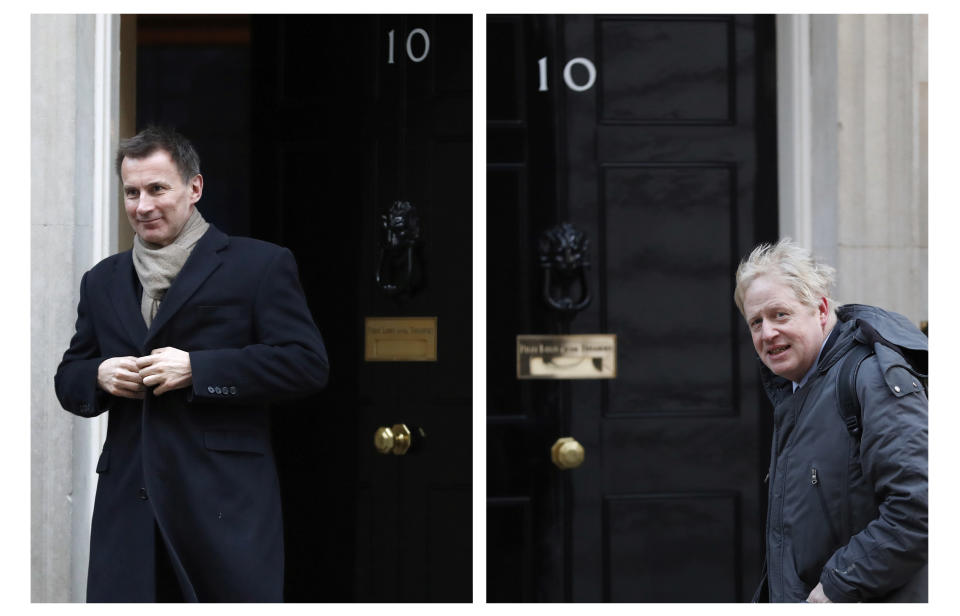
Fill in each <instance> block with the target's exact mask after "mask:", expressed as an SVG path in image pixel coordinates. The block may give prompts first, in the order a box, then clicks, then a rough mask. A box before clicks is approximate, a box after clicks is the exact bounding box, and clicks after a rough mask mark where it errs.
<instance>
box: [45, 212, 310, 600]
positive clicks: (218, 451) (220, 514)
mask: <svg viewBox="0 0 960 616" xmlns="http://www.w3.org/2000/svg"><path fill="white" fill-rule="evenodd" d="M77 312H78V316H77V326H76V333H75V334H74V336H73V339H72V340H71V341H70V348H69V349H68V350H67V352H66V353H65V354H64V356H63V360H62V362H61V363H60V366H59V368H58V370H57V374H56V378H55V384H56V391H57V396H58V398H59V399H60V403H61V404H62V405H63V407H64V408H65V409H66V410H68V411H70V412H71V413H74V414H76V415H80V416H83V417H94V416H96V415H99V414H101V413H104V412H106V411H110V414H109V420H108V426H109V427H108V430H107V437H106V442H105V444H104V446H103V451H102V453H101V455H100V459H99V462H98V464H97V473H98V474H99V479H98V485H97V495H96V501H95V505H94V511H93V524H92V528H91V538H90V564H89V572H88V580H87V600H88V601H153V600H155V599H156V587H155V585H156V572H155V550H156V544H155V527H156V528H157V529H159V537H160V538H161V540H162V541H163V544H164V545H165V546H166V550H167V552H168V554H169V559H170V561H171V564H172V565H173V570H174V572H175V574H176V577H177V580H178V581H179V583H180V587H181V590H182V593H183V596H184V598H185V599H186V600H187V601H230V602H238V601H282V599H283V525H282V518H281V509H280V489H279V484H278V480H277V473H276V465H275V460H274V455H273V450H272V446H271V440H270V424H269V415H268V412H267V407H266V404H267V403H269V402H274V401H279V400H282V399H287V398H293V397H298V396H303V395H307V394H310V393H312V392H315V391H317V390H319V389H321V388H322V387H323V386H324V385H325V383H326V380H327V373H328V364H327V355H326V350H325V349H324V345H323V341H322V339H321V337H320V333H319V331H318V330H317V327H316V325H315V324H314V322H313V319H312V317H311V314H310V311H309V308H308V307H307V303H306V300H305V299H304V295H303V291H302V289H301V287H300V282H299V279H298V276H297V266H296V263H295V261H294V258H293V255H292V254H291V253H290V251H289V250H287V249H285V248H281V247H279V246H275V245H273V244H269V243H266V242H261V241H257V240H252V239H249V238H238V237H228V236H227V235H225V234H224V233H222V232H221V231H219V230H218V229H216V228H215V227H213V226H211V227H210V228H209V230H208V231H207V232H206V233H205V234H204V236H203V237H202V238H201V239H200V241H199V242H198V243H197V245H196V247H195V248H194V250H193V252H192V253H191V255H190V257H189V259H187V261H186V263H185V264H184V266H183V269H182V270H181V271H180V273H179V274H178V275H177V277H176V278H175V279H174V281H173V284H172V285H171V286H170V289H169V290H168V291H167V294H166V296H165V298H164V300H163V301H162V303H161V304H160V308H159V311H158V312H157V315H156V317H155V319H154V320H153V323H152V325H151V327H150V329H149V330H148V329H147V327H146V325H145V324H144V320H143V317H142V316H141V313H140V291H139V285H138V281H137V277H136V273H135V272H134V267H133V261H132V258H131V253H130V251H127V252H123V253H120V254H117V255H113V256H111V257H108V258H106V259H104V260H103V261H101V262H100V263H98V264H97V265H96V266H94V267H93V268H92V269H91V270H90V271H88V272H87V273H86V274H84V276H83V280H82V282H81V284H80V303H79V307H78V311H77ZM161 347H175V348H178V349H181V350H183V351H188V352H189V353H190V364H191V368H192V372H193V384H192V386H190V387H187V388H184V389H177V390H173V391H169V392H166V393H164V394H162V395H159V396H155V395H153V393H152V392H148V393H147V395H146V398H145V399H144V400H132V399H126V398H120V397H114V396H111V395H109V394H107V393H106V392H104V391H103V390H100V389H99V388H98V387H97V368H98V367H99V365H100V363H101V362H103V361H104V360H105V359H108V358H110V357H122V356H135V357H141V356H144V355H147V354H149V353H150V352H151V351H153V350H154V349H157V348H161Z"/></svg>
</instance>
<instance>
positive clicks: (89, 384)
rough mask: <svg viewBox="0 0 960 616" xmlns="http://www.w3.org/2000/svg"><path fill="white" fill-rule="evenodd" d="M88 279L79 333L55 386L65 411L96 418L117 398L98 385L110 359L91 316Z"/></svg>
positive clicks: (83, 289)
mask: <svg viewBox="0 0 960 616" xmlns="http://www.w3.org/2000/svg"><path fill="white" fill-rule="evenodd" d="M87 275H88V274H84V275H83V278H82V279H81V281H80V303H79V305H78V306H77V325H76V331H75V333H74V334H73V338H72V339H71V340H70V347H69V348H68V349H67V351H66V353H64V354H63V359H61V360H60V365H59V366H58V367H57V373H56V375H55V376H54V378H53V383H54V388H55V389H56V392H57V398H58V399H59V400H60V404H61V405H62V406H63V408H64V409H66V410H68V411H70V412H71V413H73V414H75V415H80V416H81V417H95V416H97V415H100V414H101V413H104V412H106V411H109V410H110V408H109V407H110V406H111V403H112V402H113V401H114V400H115V397H114V396H111V395H110V394H108V393H107V392H105V391H103V390H102V389H100V388H99V387H98V385H97V369H98V368H99V367H100V364H101V363H103V360H105V359H107V358H106V357H103V356H101V353H100V345H99V343H98V341H97V333H96V331H95V330H94V324H93V319H92V318H91V316H90V314H89V312H88V311H89V307H90V301H89V299H88V297H87Z"/></svg>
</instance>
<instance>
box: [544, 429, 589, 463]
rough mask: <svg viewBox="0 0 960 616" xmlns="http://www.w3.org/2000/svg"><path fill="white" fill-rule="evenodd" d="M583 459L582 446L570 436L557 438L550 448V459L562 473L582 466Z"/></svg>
mask: <svg viewBox="0 0 960 616" xmlns="http://www.w3.org/2000/svg"><path fill="white" fill-rule="evenodd" d="M583 457H584V451H583V445H581V444H580V443H578V442H577V441H576V440H574V439H573V437H570V436H564V437H563V438H558V439H557V442H556V443H554V444H553V447H551V448H550V459H551V460H553V463H554V464H556V465H557V468H559V469H560V470H562V471H565V470H568V469H571V468H577V467H578V466H580V465H581V464H583Z"/></svg>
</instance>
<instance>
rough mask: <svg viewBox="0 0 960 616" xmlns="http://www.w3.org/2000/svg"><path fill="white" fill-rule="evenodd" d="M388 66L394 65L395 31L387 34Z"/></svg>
mask: <svg viewBox="0 0 960 616" xmlns="http://www.w3.org/2000/svg"><path fill="white" fill-rule="evenodd" d="M387 40H388V41H389V42H388V43H387V64H393V30H391V31H390V32H388V33H387Z"/></svg>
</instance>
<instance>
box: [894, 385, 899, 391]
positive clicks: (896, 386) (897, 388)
mask: <svg viewBox="0 0 960 616" xmlns="http://www.w3.org/2000/svg"><path fill="white" fill-rule="evenodd" d="M893 391H895V392H897V393H900V386H899V385H894V386H893Z"/></svg>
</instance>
